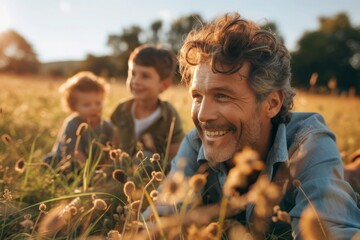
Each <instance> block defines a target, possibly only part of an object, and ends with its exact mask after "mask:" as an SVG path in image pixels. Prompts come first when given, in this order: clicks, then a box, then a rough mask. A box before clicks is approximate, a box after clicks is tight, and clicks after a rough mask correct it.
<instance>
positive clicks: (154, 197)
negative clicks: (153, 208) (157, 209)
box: [150, 190, 159, 201]
mask: <svg viewBox="0 0 360 240" xmlns="http://www.w3.org/2000/svg"><path fill="white" fill-rule="evenodd" d="M150 197H151V199H152V200H153V201H156V200H157V199H158V197H159V192H158V191H156V190H152V191H151V192H150Z"/></svg>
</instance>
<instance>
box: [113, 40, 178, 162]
mask: <svg viewBox="0 0 360 240" xmlns="http://www.w3.org/2000/svg"><path fill="white" fill-rule="evenodd" d="M128 65H129V71H128V78H127V82H126V83H127V87H128V90H129V91H130V92H131V94H132V97H131V98H130V99H125V100H123V101H121V102H120V103H119V105H118V106H117V107H116V109H115V111H114V112H113V114H112V116H111V120H112V122H113V124H114V125H115V134H114V135H115V139H114V145H115V147H119V148H120V149H121V150H122V151H125V152H127V153H128V154H130V156H134V155H135V154H136V153H137V152H138V150H142V151H143V152H144V154H145V156H147V157H151V156H152V154H153V153H158V154H160V156H161V157H162V158H164V156H165V155H166V147H167V144H170V147H169V152H168V160H169V161H168V162H170V160H171V159H172V157H173V156H175V154H176V152H177V150H178V148H179V145H180V142H181V140H182V139H183V137H184V131H183V128H182V124H181V120H180V117H179V115H178V113H177V111H176V110H175V108H174V107H173V106H172V105H171V104H170V103H169V102H166V101H162V100H160V99H159V94H160V93H162V92H164V91H165V90H166V89H167V88H169V86H170V85H171V83H172V78H173V76H174V73H175V66H176V59H175V56H174V54H173V53H172V52H171V51H170V50H166V49H164V48H161V47H158V46H151V45H142V46H139V47H137V48H136V49H135V50H134V51H133V52H132V53H131V55H130V58H129V61H128ZM173 118H174V120H175V122H174V127H173V134H172V136H171V140H169V131H170V128H171V123H172V119H173ZM169 141H170V143H169Z"/></svg>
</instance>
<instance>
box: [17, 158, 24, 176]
mask: <svg viewBox="0 0 360 240" xmlns="http://www.w3.org/2000/svg"><path fill="white" fill-rule="evenodd" d="M15 171H16V172H18V173H23V172H24V171H25V160H24V159H23V158H20V159H19V160H17V162H16V163H15Z"/></svg>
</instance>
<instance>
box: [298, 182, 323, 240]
mask: <svg viewBox="0 0 360 240" xmlns="http://www.w3.org/2000/svg"><path fill="white" fill-rule="evenodd" d="M298 189H299V190H300V191H301V192H302V194H304V196H305V198H306V200H307V201H308V202H309V205H310V207H311V209H312V210H313V211H314V213H315V215H316V218H317V220H318V222H319V225H320V228H321V231H322V233H323V234H324V237H325V239H328V237H327V236H326V232H325V229H324V226H323V225H322V223H321V220H320V216H319V215H318V213H317V211H316V209H315V206H314V205H313V204H312V202H311V200H310V199H309V198H308V196H307V195H306V193H305V191H304V189H303V188H302V187H301V186H298Z"/></svg>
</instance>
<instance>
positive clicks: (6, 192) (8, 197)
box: [3, 188, 12, 202]
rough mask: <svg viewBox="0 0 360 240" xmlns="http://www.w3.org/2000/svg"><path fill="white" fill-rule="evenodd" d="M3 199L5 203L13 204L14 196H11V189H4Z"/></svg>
mask: <svg viewBox="0 0 360 240" xmlns="http://www.w3.org/2000/svg"><path fill="white" fill-rule="evenodd" d="M3 198H4V200H5V202H11V200H12V194H11V192H10V191H9V189H7V188H5V189H4V194H3Z"/></svg>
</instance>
